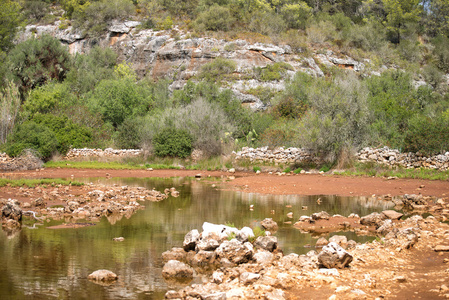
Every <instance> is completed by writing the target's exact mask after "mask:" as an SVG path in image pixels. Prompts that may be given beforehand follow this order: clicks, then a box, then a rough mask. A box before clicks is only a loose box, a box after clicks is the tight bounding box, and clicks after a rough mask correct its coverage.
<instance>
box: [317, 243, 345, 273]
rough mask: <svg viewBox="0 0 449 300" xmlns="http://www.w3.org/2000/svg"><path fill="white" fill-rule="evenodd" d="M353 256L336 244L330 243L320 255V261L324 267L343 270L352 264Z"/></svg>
mask: <svg viewBox="0 0 449 300" xmlns="http://www.w3.org/2000/svg"><path fill="white" fill-rule="evenodd" d="M352 259H353V258H352V255H351V254H349V253H348V252H346V250H345V249H343V248H342V247H340V246H339V245H337V244H336V243H329V244H328V245H327V246H324V247H323V250H322V251H321V252H320V254H318V261H319V263H320V264H321V265H323V266H324V267H326V268H328V269H331V268H338V269H343V268H344V267H346V266H348V265H349V264H350V263H351V262H352Z"/></svg>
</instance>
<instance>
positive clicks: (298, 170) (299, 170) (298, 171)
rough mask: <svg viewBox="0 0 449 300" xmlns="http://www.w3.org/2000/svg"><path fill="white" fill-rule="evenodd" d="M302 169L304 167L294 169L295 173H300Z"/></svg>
mask: <svg viewBox="0 0 449 300" xmlns="http://www.w3.org/2000/svg"><path fill="white" fill-rule="evenodd" d="M301 171H302V168H297V169H295V170H294V171H293V173H294V174H300V173H301Z"/></svg>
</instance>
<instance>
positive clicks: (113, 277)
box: [87, 270, 118, 281]
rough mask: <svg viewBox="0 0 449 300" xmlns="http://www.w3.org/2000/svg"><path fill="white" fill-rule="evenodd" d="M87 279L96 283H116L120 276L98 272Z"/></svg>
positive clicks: (107, 272) (102, 271) (109, 272)
mask: <svg viewBox="0 0 449 300" xmlns="http://www.w3.org/2000/svg"><path fill="white" fill-rule="evenodd" d="M87 278H88V279H90V280H95V281H114V280H117V278H118V276H117V275H116V274H115V273H113V272H112V271H109V270H97V271H95V272H93V273H91V274H89V276H87Z"/></svg>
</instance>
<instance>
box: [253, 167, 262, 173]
mask: <svg viewBox="0 0 449 300" xmlns="http://www.w3.org/2000/svg"><path fill="white" fill-rule="evenodd" d="M257 171H261V169H260V167H258V166H254V167H253V172H254V173H256V172H257Z"/></svg>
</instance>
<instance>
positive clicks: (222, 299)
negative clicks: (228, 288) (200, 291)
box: [201, 292, 226, 300]
mask: <svg viewBox="0 0 449 300" xmlns="http://www.w3.org/2000/svg"><path fill="white" fill-rule="evenodd" d="M201 299H202V300H226V293H225V292H217V293H213V294H207V295H201Z"/></svg>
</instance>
